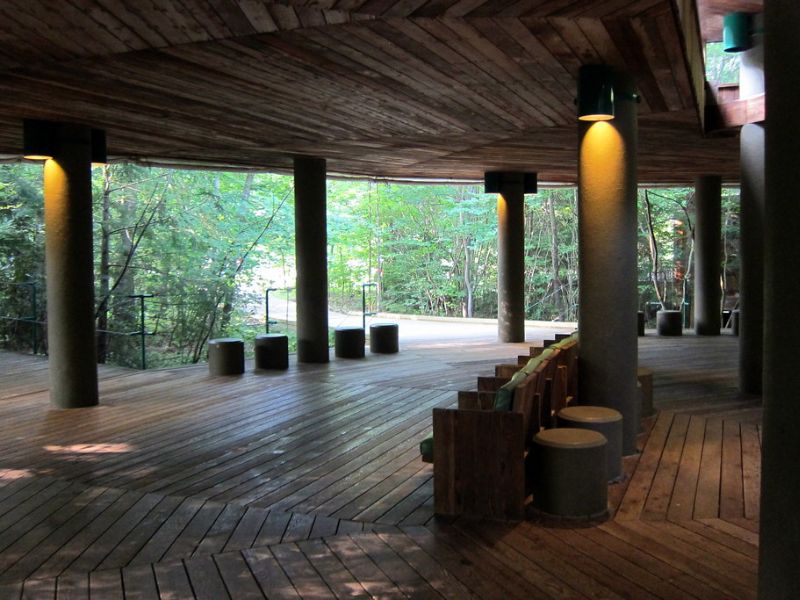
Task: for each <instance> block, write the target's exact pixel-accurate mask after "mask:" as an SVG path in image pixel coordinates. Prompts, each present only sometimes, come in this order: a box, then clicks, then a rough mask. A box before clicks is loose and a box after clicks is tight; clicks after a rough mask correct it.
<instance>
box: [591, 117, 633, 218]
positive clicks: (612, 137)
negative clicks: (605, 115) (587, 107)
mask: <svg viewBox="0 0 800 600" xmlns="http://www.w3.org/2000/svg"><path fill="white" fill-rule="evenodd" d="M625 156H626V153H625V143H624V141H623V140H622V136H620V134H619V132H618V131H617V129H616V128H615V127H614V126H613V125H611V124H610V123H608V122H606V121H598V122H596V123H593V124H592V125H591V126H590V127H589V129H588V130H587V131H586V134H585V135H584V137H583V141H582V143H581V147H580V165H581V170H580V179H581V182H583V183H585V184H587V185H591V187H592V199H593V200H594V201H598V202H608V204H609V205H611V204H613V203H614V201H615V200H616V199H618V198H619V194H620V190H621V189H622V188H623V186H624V184H625V177H624V172H625V169H624V165H625ZM609 208H610V206H609Z"/></svg>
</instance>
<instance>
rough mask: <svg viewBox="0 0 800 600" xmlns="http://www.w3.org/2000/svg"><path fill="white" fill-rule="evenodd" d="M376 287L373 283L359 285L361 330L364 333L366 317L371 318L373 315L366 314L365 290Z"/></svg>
mask: <svg viewBox="0 0 800 600" xmlns="http://www.w3.org/2000/svg"><path fill="white" fill-rule="evenodd" d="M376 285H377V284H376V283H374V282H372V283H362V284H361V328H362V329H363V330H364V331H366V330H367V316H372V315H374V314H375V312H370V313H367V288H368V287H375V286H376ZM376 308H377V307H376Z"/></svg>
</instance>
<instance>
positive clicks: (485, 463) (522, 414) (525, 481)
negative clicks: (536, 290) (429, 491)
mask: <svg viewBox="0 0 800 600" xmlns="http://www.w3.org/2000/svg"><path fill="white" fill-rule="evenodd" d="M511 369H515V370H514V371H513V372H511ZM495 372H496V374H498V375H508V376H496V377H480V378H479V379H478V389H477V391H474V392H459V394H458V408H457V409H439V408H437V409H434V410H433V439H432V440H430V439H429V440H426V441H425V442H423V444H421V445H420V449H421V451H422V453H423V456H424V455H425V451H426V448H425V447H424V446H427V449H428V450H432V455H433V456H432V460H433V465H434V504H435V511H436V513H437V514H442V515H459V514H467V515H473V516H481V517H491V518H501V519H521V518H522V517H523V515H524V510H525V501H526V498H527V497H528V496H529V495H530V485H531V482H530V479H529V477H527V476H526V471H527V470H528V469H526V460H527V458H526V457H527V454H528V449H529V447H530V445H531V443H532V441H533V438H534V436H535V435H536V434H537V433H538V432H539V431H540V430H541V428H542V426H543V424H544V423H543V422H544V421H546V422H547V423H548V424H549V423H551V422H552V421H553V416H554V414H555V412H557V411H558V410H560V409H561V408H562V407H564V406H566V405H567V404H569V402H570V400H571V399H570V397H569V395H568V394H569V391H570V390H573V391H574V390H576V389H577V383H576V382H571V381H570V378H571V377H573V378H574V377H575V376H576V375H577V336H575V337H569V338H566V339H564V340H562V341H561V342H558V343H553V344H550V345H548V347H547V348H545V349H543V350H542V351H541V352H537V356H534V357H530V358H529V360H528V362H527V363H526V364H525V365H524V366H522V367H520V366H519V365H511V366H509V365H498V366H497V368H496V370H495ZM429 458H430V457H429Z"/></svg>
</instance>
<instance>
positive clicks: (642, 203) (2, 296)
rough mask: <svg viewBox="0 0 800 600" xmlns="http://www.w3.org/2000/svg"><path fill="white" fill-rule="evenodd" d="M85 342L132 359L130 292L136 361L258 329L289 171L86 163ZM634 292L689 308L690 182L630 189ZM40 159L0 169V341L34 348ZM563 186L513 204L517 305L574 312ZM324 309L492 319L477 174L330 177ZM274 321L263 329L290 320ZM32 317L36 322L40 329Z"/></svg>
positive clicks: (282, 295)
mask: <svg viewBox="0 0 800 600" xmlns="http://www.w3.org/2000/svg"><path fill="white" fill-rule="evenodd" d="M92 176H93V187H94V227H95V235H94V241H95V248H94V256H95V280H96V316H97V327H98V330H99V333H98V352H99V359H100V361H101V362H110V363H114V364H121V365H126V366H139V364H140V362H139V361H140V347H139V344H140V336H139V335H138V334H139V333H140V331H141V326H140V312H139V310H140V302H141V300H140V298H138V297H136V296H137V295H143V296H148V297H147V298H145V299H144V305H145V310H146V320H145V330H146V331H147V333H148V336H147V340H146V344H147V349H148V353H147V361H148V365H149V366H166V365H173V364H184V363H193V362H198V361H200V360H203V359H204V357H205V352H206V343H207V341H208V339H210V338H214V337H220V336H239V337H245V338H252V337H253V336H254V335H255V334H256V333H258V332H261V331H263V330H264V292H265V290H266V289H267V288H278V290H279V291H275V292H272V296H271V297H272V298H275V299H279V300H285V299H288V300H291V299H292V291H291V290H289V291H286V290H285V288H291V287H292V286H293V285H294V195H293V190H292V178H291V177H290V176H286V175H278V174H269V173H237V172H211V171H199V170H175V169H162V168H155V167H140V166H136V165H133V164H126V163H118V164H112V165H108V166H106V167H103V168H96V169H94V170H93V175H92ZM638 211H639V234H640V235H639V300H640V307H641V308H642V309H644V310H650V311H653V310H655V308H656V307H658V306H665V307H667V308H681V307H686V308H689V307H690V301H691V281H692V271H691V262H692V253H693V244H692V227H693V191H692V190H691V189H654V190H644V189H643V190H641V191H640V194H639V203H638ZM722 219H723V240H724V244H723V277H722V279H721V286H722V287H723V289H724V291H725V293H724V298H725V305H726V306H725V307H726V308H731V307H733V305H735V303H736V298H737V293H738V290H737V288H738V282H737V273H738V230H739V227H738V190H736V189H725V190H724V191H723V215H722ZM42 221H43V200H42V191H41V166H40V165H34V164H6V165H0V247H2V252H0V316H2V317H3V319H2V320H0V343H2V345H3V346H4V347H7V348H13V349H19V350H25V351H30V350H31V348H32V345H33V343H34V340H33V336H34V334H35V335H36V343H37V345H38V350H39V351H40V352H44V351H46V345H45V344H44V337H45V336H44V331H43V326H37V327H34V326H32V325H31V323H30V322H29V321H40V322H43V321H44V319H45V314H46V306H45V290H44V286H45V281H44V228H43V222H42ZM577 235H578V231H577V196H576V191H575V189H574V188H553V189H542V190H540V192H539V193H538V194H536V195H531V196H527V197H526V201H525V239H526V247H525V252H526V256H525V282H526V315H527V318H529V319H539V320H559V321H573V320H575V319H576V317H577V302H578V288H577V284H578V270H577V269H578V248H577ZM328 278H329V282H328V283H329V302H330V306H331V308H332V309H333V310H337V311H343V312H344V311H354V310H360V309H361V293H362V284H363V283H367V282H374V283H376V284H377V285H376V286H375V288H368V291H369V294H368V295H369V300H370V307H369V308H370V309H380V310H382V311H385V312H399V313H407V314H430V315H440V316H463V317H490V318H493V317H496V310H497V294H496V281H497V242H496V200H495V197H494V196H493V195H488V194H484V193H483V190H482V188H481V187H479V186H464V185H410V184H398V183H377V182H366V181H364V182H361V181H339V180H330V181H329V182H328ZM275 312H276V311H273V312H272V314H271V315H270V316H271V318H275V317H277V319H276V320H277V321H278V322H277V323H276V324H274V325H273V329H274V330H279V331H287V330H288V332H289V334H290V339H292V338H293V336H292V334H293V324H291V323H286V322H285V319H281V316H280V315H275ZM44 326H46V324H45V325H44Z"/></svg>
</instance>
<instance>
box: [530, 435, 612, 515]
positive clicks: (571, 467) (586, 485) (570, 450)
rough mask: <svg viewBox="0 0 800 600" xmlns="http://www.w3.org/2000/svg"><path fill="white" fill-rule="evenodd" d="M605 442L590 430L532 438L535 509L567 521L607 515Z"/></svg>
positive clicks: (532, 476) (602, 436)
mask: <svg viewBox="0 0 800 600" xmlns="http://www.w3.org/2000/svg"><path fill="white" fill-rule="evenodd" d="M606 443H607V442H606V438H605V436H604V435H603V434H602V433H598V432H596V431H591V430H589V429H575V428H567V427H565V428H563V429H545V430H543V431H540V432H539V433H537V434H536V435H535V436H534V438H533V446H532V447H531V452H532V453H533V454H532V458H533V460H532V461H531V469H532V473H531V481H532V484H533V506H534V508H536V509H537V510H539V511H541V512H543V513H546V514H550V515H557V516H560V517H567V518H592V519H594V518H600V517H604V516H606V515H607V514H608V475H607V470H606Z"/></svg>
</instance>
